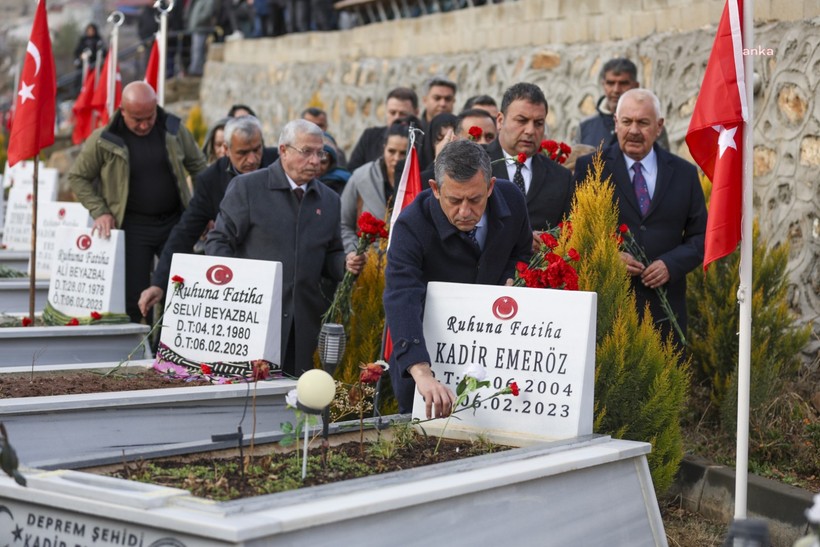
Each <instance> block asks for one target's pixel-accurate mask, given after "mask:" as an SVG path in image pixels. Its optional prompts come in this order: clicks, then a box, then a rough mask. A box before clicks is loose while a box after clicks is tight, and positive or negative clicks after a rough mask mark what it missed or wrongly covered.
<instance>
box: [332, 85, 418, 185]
mask: <svg viewBox="0 0 820 547" xmlns="http://www.w3.org/2000/svg"><path fill="white" fill-rule="evenodd" d="M418 114H419V98H418V95H416V92H415V91H413V90H412V89H410V88H409V87H397V88H395V89H391V90H390V93H388V94H387V101H386V102H385V103H384V117H385V121H386V122H387V125H380V126H378V127H368V128H367V129H365V130H364V133H362V136H361V137H359V141H358V142H357V143H356V146H355V148H353V152H352V153H351V154H350V158H349V159H348V160H347V167H346V169H347V170H348V171H350V172H351V173H352V172H353V171H355V170H356V169H357V168H359V167H361V166H362V165H364V164H365V163H367V162H369V161H373V160H375V159H378V158H380V157H381V155H382V153H383V152H384V143H385V142H386V141H387V128H388V127H390V126H391V125H392V124H393V122H395V121H396V120H398V119H399V118H405V117H407V116H418Z"/></svg>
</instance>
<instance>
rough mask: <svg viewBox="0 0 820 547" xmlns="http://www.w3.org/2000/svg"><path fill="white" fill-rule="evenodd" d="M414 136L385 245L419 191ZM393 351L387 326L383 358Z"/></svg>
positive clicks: (412, 136) (419, 173)
mask: <svg viewBox="0 0 820 547" xmlns="http://www.w3.org/2000/svg"><path fill="white" fill-rule="evenodd" d="M414 144H415V136H414V133H413V132H412V131H411V134H410V152H409V153H408V155H407V160H406V161H405V162H404V170H403V171H402V173H401V179H399V185H398V187H397V188H396V196H395V200H394V202H393V203H394V205H393V213H392V214H391V215H390V236H389V239H388V240H387V246H388V247H390V241H391V240H392V237H393V225H394V224H395V223H396V220H397V219H398V218H399V213H401V210H402V209H404V208H405V207H407V206H408V205H410V204H411V203H412V202H413V200H414V199H416V196H417V195H419V194H420V193H421V190H422V186H421V169H419V158H418V154H417V153H416V147H415V145H414ZM392 353H393V340H392V339H391V337H390V328H389V327H388V328H387V329H386V332H385V336H384V359H385V361H389V360H390V355H391V354H392Z"/></svg>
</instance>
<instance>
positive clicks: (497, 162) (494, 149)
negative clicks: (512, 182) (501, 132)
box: [487, 139, 510, 180]
mask: <svg viewBox="0 0 820 547" xmlns="http://www.w3.org/2000/svg"><path fill="white" fill-rule="evenodd" d="M487 154H489V156H490V161H491V162H493V163H492V165H493V176H494V177H495V178H497V179H504V180H509V179H510V174H509V173H507V162H505V161H504V152H503V151H502V150H501V144H499V142H498V139H496V140H494V141H493V142H491V143H490V144H489V145H488V146H487Z"/></svg>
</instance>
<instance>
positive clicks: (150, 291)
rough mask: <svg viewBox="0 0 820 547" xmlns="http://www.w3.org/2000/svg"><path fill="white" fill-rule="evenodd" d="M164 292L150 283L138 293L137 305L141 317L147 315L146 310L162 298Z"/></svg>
mask: <svg viewBox="0 0 820 547" xmlns="http://www.w3.org/2000/svg"><path fill="white" fill-rule="evenodd" d="M164 294H165V291H163V290H162V289H160V288H159V287H157V286H156V285H151V286H150V287H148V288H147V289H145V290H144V291H142V294H140V299H139V302H137V306H139V308H140V313H141V314H142V316H143V317H147V316H148V312H149V311H150V310H151V308H153V307H154V306H155V305H156V303H157V302H159V301H160V300H162V296H163V295H164Z"/></svg>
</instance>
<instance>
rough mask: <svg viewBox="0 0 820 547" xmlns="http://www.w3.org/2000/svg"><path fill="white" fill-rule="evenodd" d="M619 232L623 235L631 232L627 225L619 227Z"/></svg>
mask: <svg viewBox="0 0 820 547" xmlns="http://www.w3.org/2000/svg"><path fill="white" fill-rule="evenodd" d="M618 231H619V232H621V233H622V234H625V233H627V232H628V231H629V226H627V225H626V224H621V225H620V226H618Z"/></svg>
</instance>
